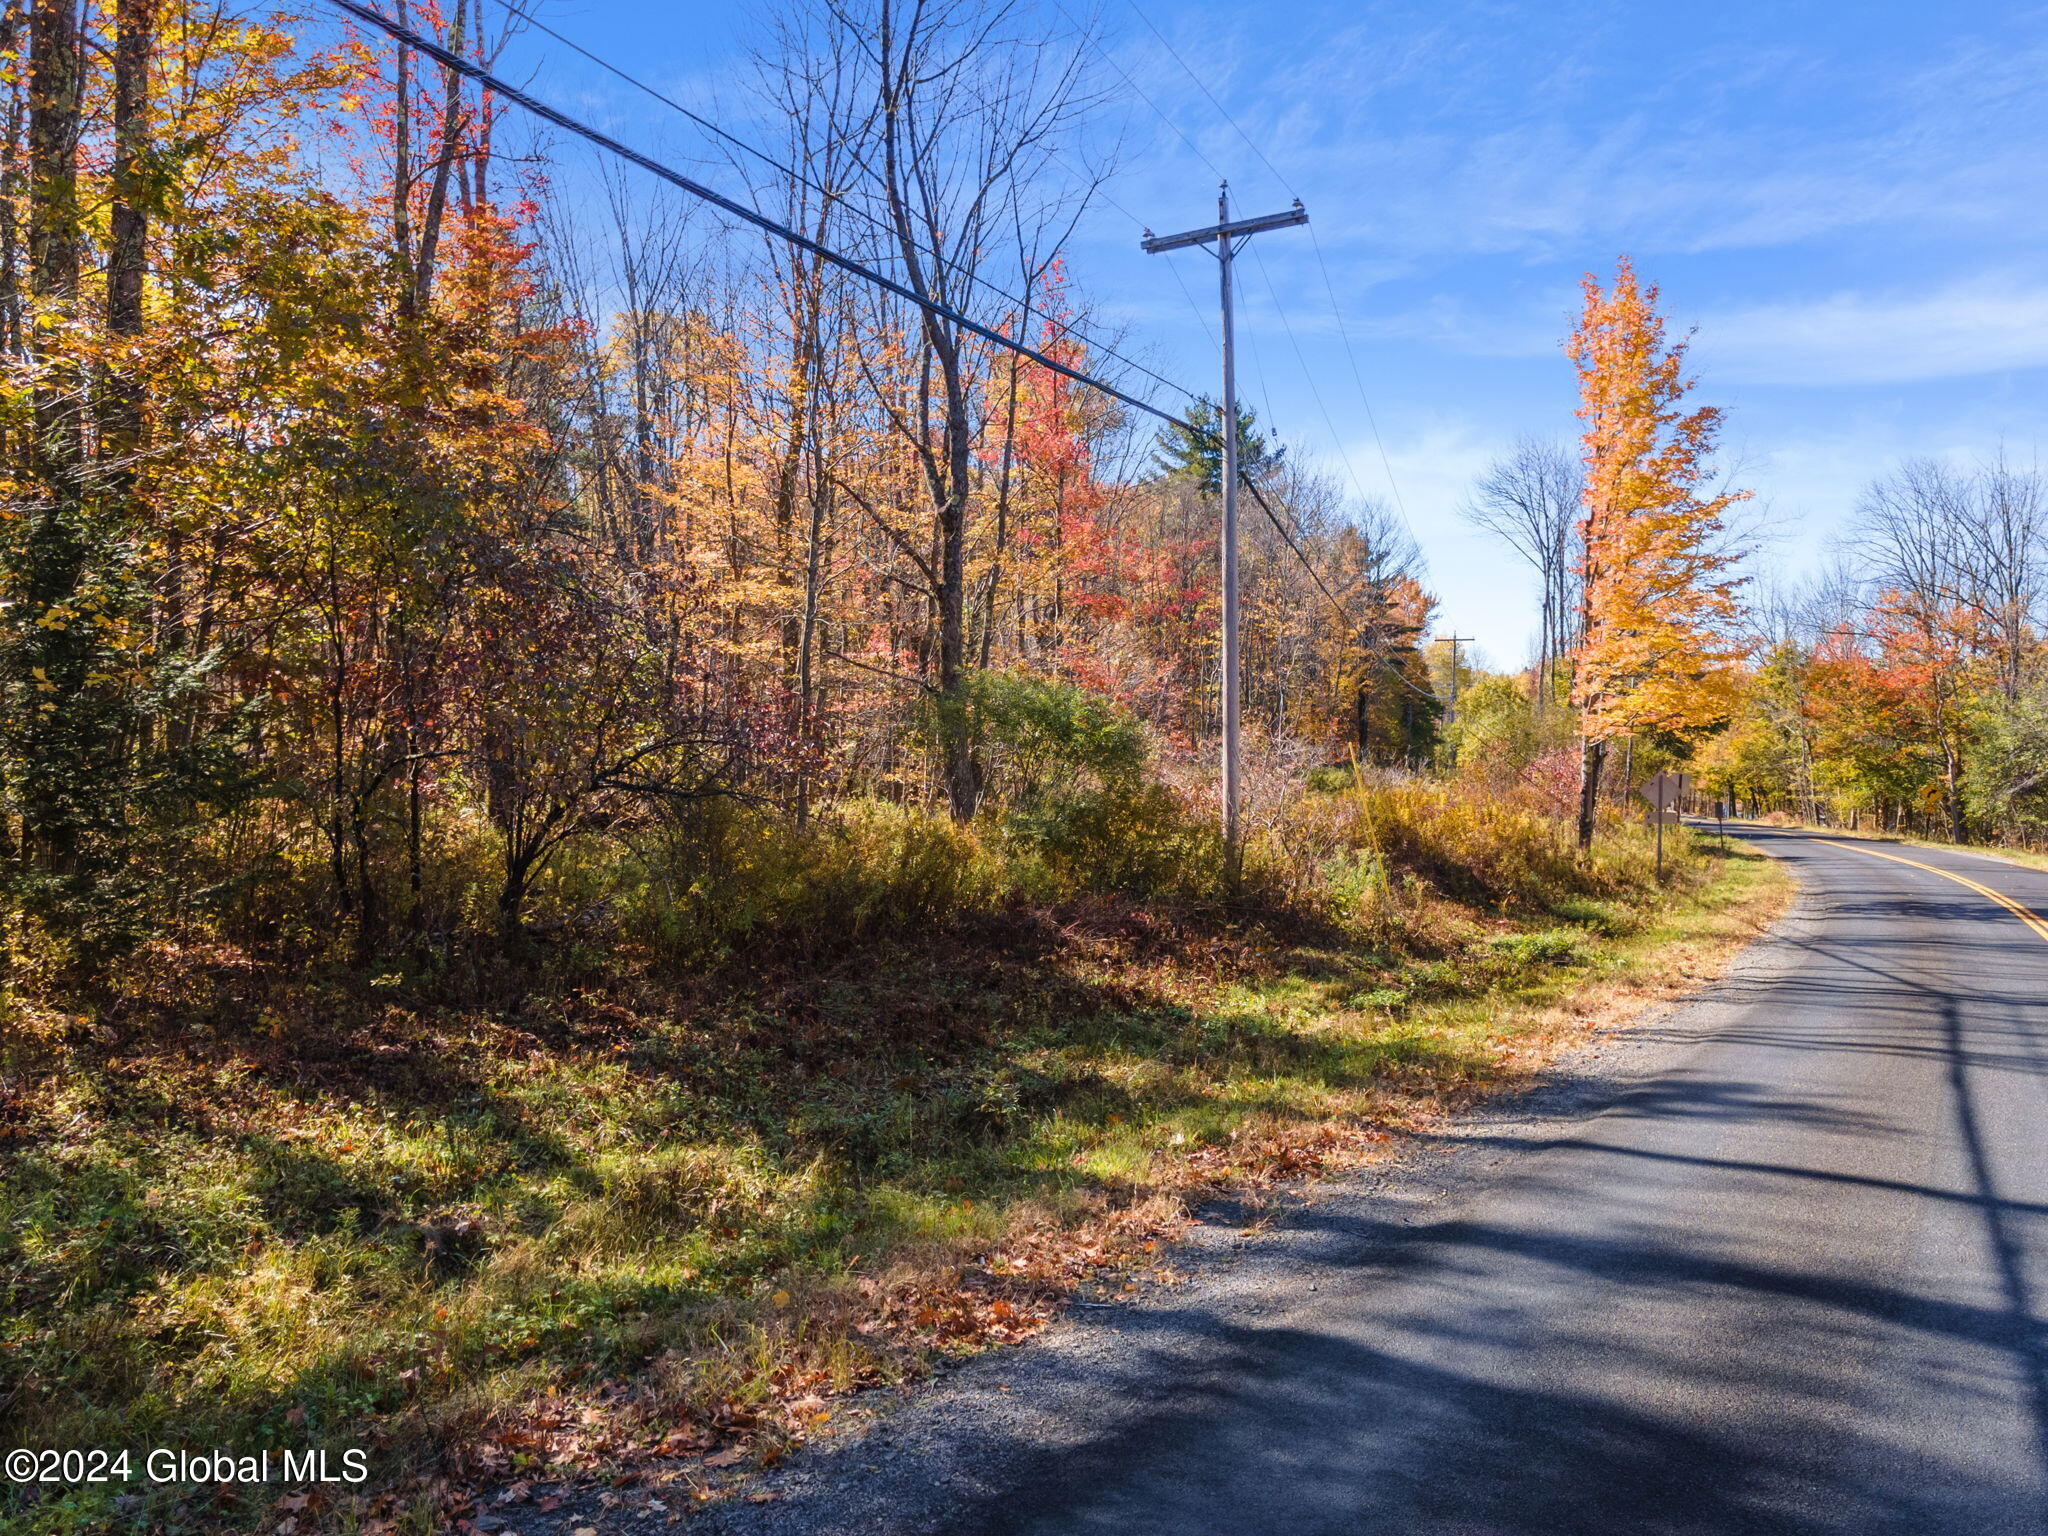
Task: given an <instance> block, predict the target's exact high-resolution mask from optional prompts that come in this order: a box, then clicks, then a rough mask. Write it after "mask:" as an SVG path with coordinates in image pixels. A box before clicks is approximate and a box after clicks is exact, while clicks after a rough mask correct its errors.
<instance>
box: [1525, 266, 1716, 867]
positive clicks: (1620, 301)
mask: <svg viewBox="0 0 2048 1536" xmlns="http://www.w3.org/2000/svg"><path fill="white" fill-rule="evenodd" d="M1583 288H1584V292H1585V307H1584V310H1583V312H1582V313H1581V315H1580V317H1579V322H1578V324H1577V326H1576V327H1575V328H1574V329H1573V331H1572V334H1571V337H1570V339H1569V341H1568V342H1567V343H1566V351H1567V353H1568V354H1569V355H1570V357H1571V360H1572V363H1573V365H1574V367H1575V368H1576V369H1577V370H1578V376H1579V410H1578V414H1579V419H1580V420H1581V421H1582V422H1583V423H1584V424H1585V430H1584V432H1583V434H1582V436H1581V438H1580V443H1581V447H1582V451H1583V454H1584V459H1585V491H1584V498H1585V501H1584V505H1585V518H1584V521H1583V523H1582V524H1581V531H1582V533H1583V535H1584V550H1585V553H1584V556H1583V564H1582V568H1581V573H1582V576H1583V597H1582V599H1581V604H1582V606H1581V620H1582V629H1581V633H1582V635H1583V639H1582V641H1581V643H1580V646H1579V650H1578V654H1577V656H1576V657H1575V658H1574V668H1573V676H1572V702H1573V704H1574V706H1575V707H1576V708H1577V709H1578V711H1579V718H1580V723H1581V730H1582V732H1583V735H1584V737H1585V751H1584V755H1583V759H1582V764H1583V766H1582V771H1581V783H1580V808H1579V844H1580V846H1581V847H1585V846H1587V845H1589V844H1590V843H1591V841H1592V836H1593V811H1594V806H1595V804H1596V802H1597V798H1598V795H1599V786H1600V772H1601V767H1602V764H1603V763H1604V760H1605V757H1606V748H1607V744H1608V743H1609V742H1610V741H1613V740H1616V739H1618V738H1620V737H1624V736H1631V735H1635V734H1638V733H1640V732H1645V731H1659V732H1672V733H1678V734H1688V733H1692V732H1696V731H1699V730H1702V729H1704V728H1706V727H1709V726H1712V725H1715V724H1718V723H1719V722H1720V721H1722V720H1725V719H1726V718H1727V717H1728V712H1729V709H1730V707H1731V705H1732V702H1733V689H1734V687H1735V685H1736V683H1737V681H1738V678H1739V673H1738V667H1739V665H1740V663H1741V662H1742V660H1743V658H1744V657H1745V655H1746V654H1747V647H1746V646H1745V645H1744V644H1743V643H1742V642H1741V640H1740V639H1739V638H1738V637H1737V636H1736V634H1735V632H1734V631H1735V621H1736V618H1737V614H1738V604H1737V592H1738V589H1739V588H1740V586H1741V584H1742V578H1741V577H1739V576H1737V575H1735V574H1734V573H1733V569H1732V568H1733V566H1734V564H1735V563H1736V561H1737V560H1738V559H1739V558H1740V554H1739V552H1738V551H1736V550H1734V549H1732V548H1731V547H1730V541H1729V540H1728V538H1727V536H1726V535H1727V523H1726V513H1727V510H1728V508H1729V507H1730V506H1732V505H1734V504H1735V503H1736V502H1739V501H1742V500H1745V499H1746V498H1747V497H1748V495H1749V493H1748V492H1747V491H1731V490H1719V491H1716V490H1713V489H1712V488H1711V486H1710V483H1709V482H1710V477H1711V475H1712V460H1713V452H1714V444H1715V439H1716V437H1717V435H1718V433H1719V431H1720V426H1721V411H1720V410H1719V408H1718V407H1715V406H1697V407H1695V408H1693V409H1692V410H1690V411H1688V410H1686V409H1684V402H1685V397H1686V396H1687V395H1688V394H1689V393H1691V391H1692V388H1693V381H1692V380H1691V379H1690V378H1688V377H1687V376H1686V359H1685V354H1686V343H1685V342H1683V341H1678V342H1667V341H1666V339H1665V333H1664V320H1663V317H1662V316H1661V315H1659V314H1658V312H1657V298H1658V295H1657V289H1656V288H1655V287H1654V286H1649V287H1645V286H1644V285H1642V284H1641V283H1640V282H1639V281H1638V280H1637V277H1636V273H1635V268H1634V267H1633V266H1632V265H1631V264H1630V262H1629V261H1628V259H1627V258H1626V257H1623V258H1622V259H1621V261H1620V262H1619V263H1618V265H1617V267H1616V270H1615V276H1614V282H1613V284H1612V285H1611V286H1610V287H1607V288H1604V289H1603V288H1602V287H1601V285H1600V283H1599V282H1598V281H1597V280H1596V279H1595V278H1593V277H1592V276H1590V275H1589V276H1587V277H1586V278H1585V280H1584V283H1583Z"/></svg>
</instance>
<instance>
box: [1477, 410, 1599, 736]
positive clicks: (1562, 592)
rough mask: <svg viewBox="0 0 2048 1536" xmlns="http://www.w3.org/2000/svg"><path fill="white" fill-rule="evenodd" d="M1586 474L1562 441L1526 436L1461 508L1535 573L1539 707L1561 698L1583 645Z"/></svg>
mask: <svg viewBox="0 0 2048 1536" xmlns="http://www.w3.org/2000/svg"><path fill="white" fill-rule="evenodd" d="M1583 479H1584V472H1583V470H1582V469H1581V467H1580V465H1579V462H1578V460H1577V459H1575V458H1574V457H1573V456H1572V454H1571V452H1570V450H1569V449H1567V448H1566V447H1565V446H1564V445H1563V444H1561V443H1555V442H1550V441H1547V440H1545V439H1543V438H1539V437H1521V438H1517V439H1516V440H1515V445H1514V446H1513V447H1512V448H1511V449H1509V450H1508V451H1507V452H1506V453H1504V454H1502V455H1501V456H1500V457H1499V458H1497V459H1495V460H1494V461H1493V463H1492V464H1490V465H1488V466H1487V468H1486V471H1485V472H1484V473H1483V474H1482V475H1481V476H1480V477H1479V480H1478V482H1477V483H1476V484H1475V485H1474V486H1473V488H1472V493H1471V495H1470V496H1469V497H1468V498H1467V499H1466V501H1465V504H1464V507H1463V508H1462V509H1461V510H1462V513H1463V516H1464V518H1465V521H1467V522H1468V523H1470V524H1472V525H1473V526H1474V527H1475V528H1479V529H1482V530H1484V531H1485V532H1487V533H1490V534H1492V535H1493V536H1494V537H1496V538H1498V539H1500V540H1502V541H1503V542H1505V543H1506V544H1507V545H1508V547H1509V548H1510V549H1512V550H1514V552H1515V553H1516V554H1518V555H1520V556H1521V557H1522V558H1523V559H1524V560H1526V561H1528V563H1529V564H1530V566H1531V567H1532V568H1533V569H1534V570H1535V572H1536V578H1537V583H1538V586H1539V588H1540V590H1541V592H1542V605H1541V629H1540V632H1539V635H1538V639H1537V650H1536V696H1535V701H1536V706H1537V708H1539V709H1541V708H1544V707H1545V706H1547V705H1549V704H1551V703H1553V702H1555V697H1556V691H1557V682H1558V680H1559V678H1560V677H1561V675H1562V672H1563V667H1564V662H1565V659H1566V658H1567V657H1568V656H1570V655H1571V653H1572V651H1573V650H1574V649H1575V648H1576V646H1577V645H1578V619H1579V612H1578V610H1579V591H1578V584H1579V567H1580V564H1581V550H1580V543H1579V520H1580V518H1581V517H1582V516H1583V515H1584V510H1583V506H1582V503H1583V499H1584V491H1583V486H1582V481H1583Z"/></svg>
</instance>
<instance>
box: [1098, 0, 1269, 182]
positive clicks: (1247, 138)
mask: <svg viewBox="0 0 2048 1536" xmlns="http://www.w3.org/2000/svg"><path fill="white" fill-rule="evenodd" d="M1124 4H1126V5H1128V6H1129V7H1130V8H1131V14H1132V15H1133V16H1135V17H1137V18H1138V20H1140V21H1142V22H1144V23H1145V28H1146V30H1147V31H1149V32H1150V33H1151V34H1152V35H1153V36H1154V37H1156V38H1158V39H1159V46H1160V47H1162V48H1164V49H1165V50H1166V52H1167V56H1168V57H1170V58H1171V59H1172V60H1173V62H1174V63H1176V64H1178V65H1179V66H1180V69H1181V73H1182V74H1184V75H1186V76H1187V77H1188V78H1189V79H1190V80H1192V81H1194V82H1195V89H1196V90H1198V91H1200V92H1201V93H1202V94H1203V95H1204V96H1206V97H1208V98H1209V105H1210V106H1212V107H1214V108H1215V109H1216V110H1217V112H1218V113H1220V114H1221V115H1222V118H1223V121H1224V122H1226V123H1228V124H1230V131H1231V132H1232V133H1234V134H1236V135H1237V136H1238V137H1239V138H1240V139H1243V140H1244V142H1245V147H1246V148H1247V149H1249V150H1250V151H1251V152H1252V153H1253V154H1254V155H1257V156H1258V158H1259V164H1261V165H1263V166H1264V167H1265V168H1266V169H1267V170H1269V171H1271V172H1272V173H1273V179H1274V180H1275V181H1277V182H1279V183H1280V190H1281V191H1283V192H1285V193H1286V194H1287V195H1288V196H1289V197H1291V198H1294V199H1295V200H1296V201H1297V202H1298V201H1300V198H1301V194H1300V193H1299V192H1297V191H1295V190H1294V188H1293V187H1292V186H1290V185H1288V181H1287V178H1286V177H1285V176H1283V175H1281V174H1280V168H1279V167H1278V166H1276V165H1274V164H1273V162H1272V161H1270V160H1268V159H1267V158H1266V152H1265V151H1264V150H1263V149H1261V148H1259V146H1258V145H1257V144H1256V143H1255V142H1253V140H1252V137H1251V135H1250V134H1248V133H1246V132H1245V131H1244V130H1243V129H1242V128H1240V127H1238V126H1237V119H1236V118H1234V117H1232V116H1231V115H1230V113H1229V112H1228V111H1226V110H1225V108H1224V106H1223V103H1222V102H1220V101H1218V100H1217V99H1216V94H1215V92H1213V91H1211V90H1210V89H1209V87H1208V86H1206V85H1204V84H1203V83H1202V77H1201V76H1200V75H1198V74H1196V73H1195V72H1194V71H1193V70H1192V69H1190V68H1188V62H1187V60H1186V59H1183V58H1182V57H1181V56H1180V55H1179V54H1178V53H1176V52H1175V51H1174V47H1173V44H1171V43H1169V42H1168V41H1167V40H1166V34H1165V33H1164V32H1162V31H1160V30H1159V29H1158V28H1157V27H1155V26H1153V25H1152V18H1151V17H1149V16H1147V15H1146V14H1145V13H1144V12H1143V11H1141V10H1139V9H1138V6H1137V0H1124ZM1068 19H1069V20H1071V19H1072V18H1071V17H1069V18H1068ZM1139 94H1141V95H1142V94H1143V93H1142V92H1140V93H1139ZM1145 104H1146V105H1147V106H1152V103H1151V100H1150V98H1147V99H1146V103H1145ZM1152 110H1153V111H1155V112H1158V111H1159V109H1158V108H1157V107H1156V106H1154V107H1152ZM1160 115H1161V116H1162V117H1163V116H1164V115H1165V114H1164V113H1161V114H1160ZM1195 153H1197V154H1201V151H1200V150H1196V151H1195ZM1203 158H1204V159H1205V160H1206V159H1207V158H1208V157H1207V156H1206V155H1205V156H1203ZM1209 168H1210V169H1211V170H1215V169H1216V168H1215V167H1214V166H1213V165H1212V166H1210V167H1209ZM1217 174H1218V175H1221V174H1222V173H1221V172H1220V171H1219V172H1217Z"/></svg>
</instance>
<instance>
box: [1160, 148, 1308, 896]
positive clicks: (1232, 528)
mask: <svg viewBox="0 0 2048 1536" xmlns="http://www.w3.org/2000/svg"><path fill="white" fill-rule="evenodd" d="M1307 222H1308V210H1307V209H1305V208H1303V207H1302V206H1301V199H1300V198H1296V199H1295V200H1294V206H1293V207H1292V208H1290V209H1288V210H1287V211H1286V212H1285V213H1268V214H1263V215H1261V216H1260V217H1258V218H1255V219H1239V220H1237V221H1236V222H1235V223H1233V222H1232V221H1231V218H1230V183H1229V182H1227V181H1226V182H1225V183H1224V184H1223V185H1222V187H1221V188H1219V189H1218V191H1217V194H1216V222H1215V224H1214V225H1213V226H1212V227H1210V228H1208V229H1190V230H1187V231H1185V232H1184V233H1182V234H1178V235H1155V234H1153V233H1152V231H1151V230H1149V229H1148V230H1146V231H1145V239H1144V247H1145V253H1146V254H1147V255H1148V256H1158V255H1160V254H1162V253H1164V252H1166V251H1177V250H1179V249H1181V247H1183V246H1188V245H1213V246H1214V247H1215V249H1214V250H1212V251H1211V252H1210V254H1211V255H1213V256H1214V257H1215V258H1216V265H1217V267H1218V268H1219V269H1220V271H1221V275H1222V286H1223V419H1222V421H1221V423H1220V425H1221V427H1222V431H1223V477H1222V478H1223V850H1224V857H1225V859H1226V860H1227V861H1228V864H1229V875H1230V879H1231V882H1232V883H1233V884H1235V883H1236V880H1237V872H1238V869H1239V863H1240V859H1241V857H1242V854H1243V849H1242V846H1241V844H1240V840H1239V831H1238V817H1237V809H1238V779H1239V773H1238V768H1239V754H1238V722H1237V343H1236V339H1235V336H1234V334H1233V326H1232V310H1233V304H1232V295H1231V278H1230V264H1231V260H1232V258H1233V257H1235V256H1236V255H1237V249H1238V247H1239V246H1241V245H1243V244H1244V243H1245V241H1247V240H1249V239H1250V238H1251V237H1252V236H1253V235H1256V234H1261V233H1263V232H1264V231H1266V230H1269V229H1286V228H1288V227H1289V226H1290V225H1294V224H1306V223H1307Z"/></svg>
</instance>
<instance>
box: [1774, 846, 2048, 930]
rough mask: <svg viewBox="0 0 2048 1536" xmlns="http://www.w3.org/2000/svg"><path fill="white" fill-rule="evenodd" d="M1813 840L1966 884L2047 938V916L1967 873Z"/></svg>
mask: <svg viewBox="0 0 2048 1536" xmlns="http://www.w3.org/2000/svg"><path fill="white" fill-rule="evenodd" d="M1813 841H1815V842H1818V843H1824V844H1826V845H1827V846H1828V847H1830V848H1840V849H1842V850H1844V851H1845V852H1848V853H1867V854H1869V855H1870V856H1871V857H1872V858H1873V859H1890V860H1891V861H1892V862H1893V863H1894V864H1910V865H1912V866H1913V868H1915V869H1924V870H1926V871H1927V873H1929V874H1930V875H1939V876H1941V878H1942V879H1944V880H1953V881H1955V883H1956V884H1957V885H1967V886H1968V887H1969V888H1970V889H1971V890H1973V891H1975V892H1976V893H1977V894H1978V895H1980V896H1989V897H1990V898H1991V899H1992V900H1993V901H1995V902H1997V903H1998V904H1999V905H2000V906H2001V907H2003V908H2005V910H2006V911H2008V912H2010V913H2011V914H2012V915H2013V916H2014V917H2016V918H2018V919H2019V920H2020V921H2021V922H2023V923H2025V924H2026V925H2027V926H2028V927H2029V928H2031V929H2033V930H2034V933H2035V934H2036V936H2037V937H2039V938H2041V939H2043V940H2048V918H2044V917H2042V916H2041V914H2040V913H2038V912H2034V911H2030V910H2029V909H2028V908H2026V907H2023V906H2021V905H2020V904H2019V903H2018V902H2016V901H2014V900H2013V899H2012V898H2011V897H2010V896H2008V895H2006V894H2005V892H2003V891H1994V890H1993V889H1991V887H1990V886H1988V885H1981V884H1979V883H1978V882H1977V881H1975V880H1972V879H1971V878H1970V877H1969V876H1968V875H1959V874H1957V873H1956V872H1955V871H1954V870H1952V869H1940V868H1937V867H1936V866H1935V865H1932V864H1922V863H1921V862H1920V861H1919V860H1918V859H1905V858H1901V857H1899V855H1898V854H1896V853H1880V852H1879V851H1878V850H1877V849H1875V848H1862V847H1859V846H1857V845H1856V844H1855V843H1838V842H1835V841H1833V840H1832V839H1829V838H1825V837H1819V838H1815V839H1813Z"/></svg>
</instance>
